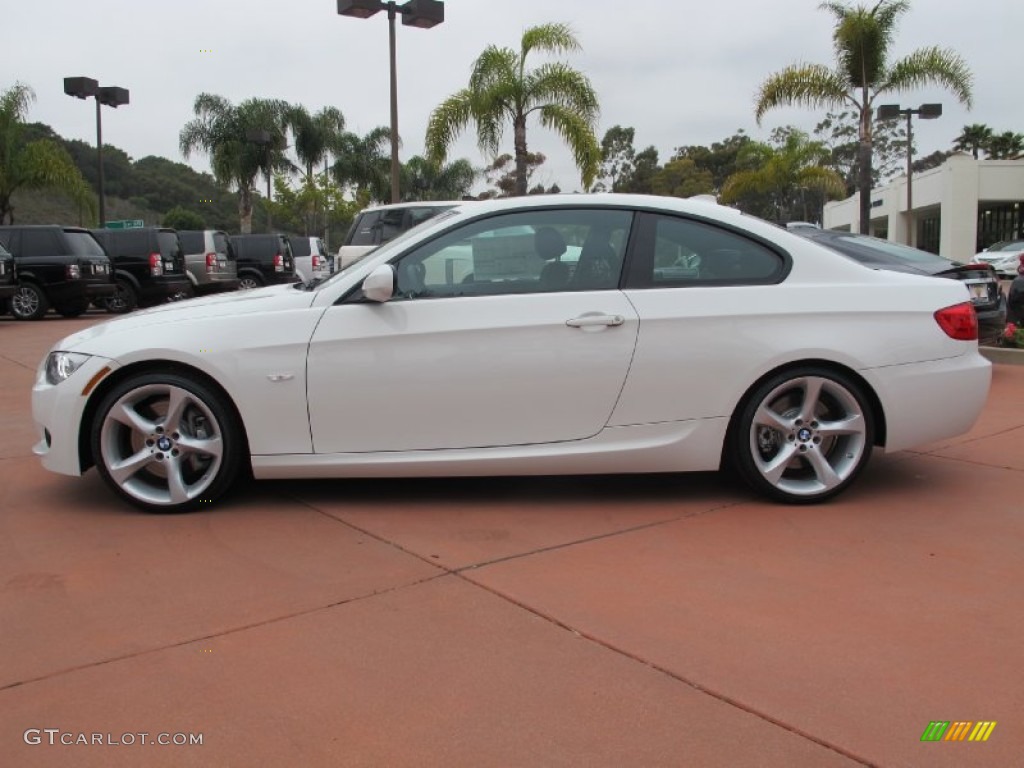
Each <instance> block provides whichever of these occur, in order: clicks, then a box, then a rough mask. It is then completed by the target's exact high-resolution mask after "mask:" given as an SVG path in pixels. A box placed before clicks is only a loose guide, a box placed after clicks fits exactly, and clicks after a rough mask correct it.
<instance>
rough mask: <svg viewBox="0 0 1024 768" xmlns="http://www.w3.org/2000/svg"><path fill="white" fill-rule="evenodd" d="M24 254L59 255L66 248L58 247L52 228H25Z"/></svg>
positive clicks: (23, 235)
mask: <svg viewBox="0 0 1024 768" xmlns="http://www.w3.org/2000/svg"><path fill="white" fill-rule="evenodd" d="M21 253H22V255H23V256H59V255H63V253H64V249H63V248H60V247H58V243H57V238H56V236H55V235H54V233H53V230H50V229H23V230H22V231H21Z"/></svg>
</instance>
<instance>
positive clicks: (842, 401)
mask: <svg viewBox="0 0 1024 768" xmlns="http://www.w3.org/2000/svg"><path fill="white" fill-rule="evenodd" d="M874 431H875V425H874V417H873V413H872V410H871V406H870V404H869V402H868V400H867V397H866V396H865V394H864V392H863V389H862V387H861V386H860V385H859V384H858V383H856V382H854V381H853V380H852V379H850V378H849V377H848V376H845V375H843V374H841V373H839V372H837V371H830V370H828V369H822V368H814V367H808V368H805V369H799V370H790V371H786V372H784V373H781V374H779V375H777V376H773V377H772V378H770V379H768V380H767V381H765V382H764V383H763V384H761V386H759V387H758V388H757V389H756V390H754V391H753V392H752V393H751V395H750V396H749V397H748V398H747V400H746V401H745V403H744V404H743V406H742V407H741V410H740V412H739V416H738V419H737V421H736V423H735V425H734V429H733V430H732V435H731V439H732V445H731V450H732V458H733V459H734V460H735V464H736V467H737V469H738V470H739V473H740V475H741V476H742V477H743V479H744V480H745V481H746V482H747V484H748V485H750V486H751V487H752V488H753V489H754V490H755V491H758V492H760V493H762V494H764V495H766V496H769V497H771V498H774V499H776V500H779V501H784V502H789V503H795V504H807V503H813V502H818V501H824V500H825V499H827V498H829V497H831V496H835V495H836V494H837V493H839V492H840V491H842V490H843V489H844V488H846V487H847V486H848V485H849V484H850V483H851V482H853V479H854V478H855V477H856V476H857V474H858V473H859V472H860V471H861V469H863V467H864V465H865V464H866V463H867V461H868V459H869V458H870V456H871V448H872V445H873V443H874Z"/></svg>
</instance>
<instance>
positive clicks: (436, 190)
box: [402, 155, 477, 200]
mask: <svg viewBox="0 0 1024 768" xmlns="http://www.w3.org/2000/svg"><path fill="white" fill-rule="evenodd" d="M476 177H477V171H476V170H475V169H474V168H473V165H472V164H471V163H470V162H469V160H466V159H461V160H456V161H454V162H452V163H449V164H448V165H444V166H438V165H437V164H436V163H432V162H430V161H429V160H427V159H426V158H424V157H420V156H419V155H415V156H413V157H410V158H409V161H408V162H407V163H405V164H404V165H403V166H402V189H403V190H405V191H404V192H403V194H402V199H403V200H461V199H462V198H463V197H465V196H466V195H468V194H469V192H470V190H471V189H472V188H473V182H474V181H476Z"/></svg>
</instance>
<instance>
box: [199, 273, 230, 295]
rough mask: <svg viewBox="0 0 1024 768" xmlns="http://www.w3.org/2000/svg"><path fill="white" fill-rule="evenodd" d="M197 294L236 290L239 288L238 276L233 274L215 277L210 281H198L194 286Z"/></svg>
mask: <svg viewBox="0 0 1024 768" xmlns="http://www.w3.org/2000/svg"><path fill="white" fill-rule="evenodd" d="M193 287H194V288H195V292H196V295H197V296H206V295H208V294H211V293H225V292H227V291H234V290H237V289H238V278H237V277H234V276H231V277H225V278H223V279H221V278H213V279H211V280H210V281H209V282H205V283H198V284H197V285H195V286H193Z"/></svg>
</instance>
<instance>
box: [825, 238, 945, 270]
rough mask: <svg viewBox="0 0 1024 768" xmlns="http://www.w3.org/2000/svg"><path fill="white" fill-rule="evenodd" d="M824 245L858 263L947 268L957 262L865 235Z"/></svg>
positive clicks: (828, 241) (830, 241)
mask: <svg viewBox="0 0 1024 768" xmlns="http://www.w3.org/2000/svg"><path fill="white" fill-rule="evenodd" d="M820 242H822V243H823V244H825V245H830V246H832V247H833V248H835V249H836V250H837V251H840V252H841V253H845V254H847V255H848V256H852V257H853V258H855V259H857V260H858V261H864V259H865V258H867V259H873V260H882V261H897V262H902V263H904V264H911V265H913V266H926V265H928V266H936V267H949V266H951V265H953V264H955V263H957V262H953V261H951V260H950V259H944V258H943V257H941V256H937V255H935V254H934V253H929V252H928V251H921V250H918V249H917V248H911V247H910V246H909V245H900V244H899V243H894V242H892V241H890V240H881V239H879V238H877V237H868V236H867V235H859V236H854V235H847V236H844V237H836V238H828V239H824V238H823V239H822V240H821V241H820Z"/></svg>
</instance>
